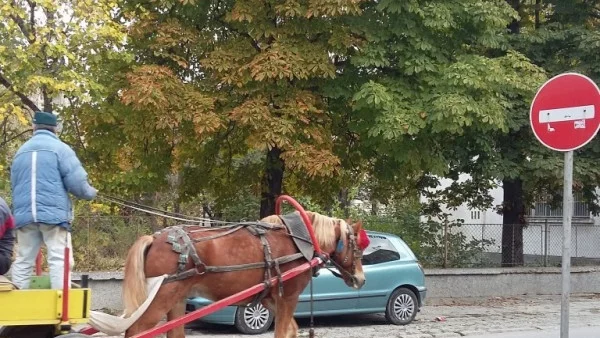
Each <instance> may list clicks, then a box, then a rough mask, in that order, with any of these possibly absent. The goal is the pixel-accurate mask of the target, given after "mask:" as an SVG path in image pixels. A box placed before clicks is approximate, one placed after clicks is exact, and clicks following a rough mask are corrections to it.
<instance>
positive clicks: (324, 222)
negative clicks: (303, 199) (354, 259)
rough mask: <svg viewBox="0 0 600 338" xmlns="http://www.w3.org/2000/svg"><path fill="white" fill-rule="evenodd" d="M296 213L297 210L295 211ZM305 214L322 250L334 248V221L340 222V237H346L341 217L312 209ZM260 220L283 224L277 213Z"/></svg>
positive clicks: (344, 223) (344, 222)
mask: <svg viewBox="0 0 600 338" xmlns="http://www.w3.org/2000/svg"><path fill="white" fill-rule="evenodd" d="M296 213H298V212H297V211H296ZM306 214H307V215H308V217H309V218H310V221H311V223H312V226H313V229H315V237H316V238H317V242H319V247H320V248H321V249H322V250H324V251H332V250H333V249H334V248H335V246H336V242H335V241H336V236H335V225H336V222H339V223H340V238H346V236H347V234H348V227H347V226H346V221H344V220H343V219H339V218H333V217H329V216H325V215H321V214H319V213H317V212H314V211H307V212H306ZM261 221H263V222H267V223H275V224H281V225H283V222H282V221H281V219H280V218H279V216H277V215H271V216H267V217H265V218H263V219H261Z"/></svg>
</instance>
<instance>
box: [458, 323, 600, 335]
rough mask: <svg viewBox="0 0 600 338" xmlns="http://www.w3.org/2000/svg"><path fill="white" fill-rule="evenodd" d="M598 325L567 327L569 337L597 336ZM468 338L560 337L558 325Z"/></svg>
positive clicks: (599, 332) (599, 328)
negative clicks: (545, 328) (547, 328)
mask: <svg viewBox="0 0 600 338" xmlns="http://www.w3.org/2000/svg"><path fill="white" fill-rule="evenodd" d="M598 337H600V326H596V327H577V328H572V327H569V338H598ZM469 338H560V327H559V328H557V329H553V330H536V331H527V332H525V331H523V332H510V333H500V334H491V335H490V334H487V335H481V336H470V337H469Z"/></svg>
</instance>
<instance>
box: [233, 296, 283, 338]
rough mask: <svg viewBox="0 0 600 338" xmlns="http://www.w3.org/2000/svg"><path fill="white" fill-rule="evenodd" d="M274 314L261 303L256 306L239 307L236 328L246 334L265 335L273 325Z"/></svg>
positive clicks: (236, 313)
mask: <svg viewBox="0 0 600 338" xmlns="http://www.w3.org/2000/svg"><path fill="white" fill-rule="evenodd" d="M273 318H274V316H273V312H271V311H270V310H269V309H267V308H266V307H264V306H263V305H262V304H261V303H258V304H256V306H253V307H250V306H238V308H237V311H236V312H235V327H236V329H238V331H240V332H241V333H244V334H260V333H265V332H267V331H268V330H269V328H270V327H271V324H272V323H273Z"/></svg>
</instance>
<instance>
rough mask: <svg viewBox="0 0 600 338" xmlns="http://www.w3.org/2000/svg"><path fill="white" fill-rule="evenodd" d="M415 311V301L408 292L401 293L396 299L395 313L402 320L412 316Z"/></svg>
mask: <svg viewBox="0 0 600 338" xmlns="http://www.w3.org/2000/svg"><path fill="white" fill-rule="evenodd" d="M414 311H415V303H414V302H413V299H412V298H411V297H410V296H409V295H407V294H401V295H399V296H398V298H396V301H394V314H395V315H396V317H397V318H399V319H401V320H407V319H409V318H410V317H412V315H413V313H414Z"/></svg>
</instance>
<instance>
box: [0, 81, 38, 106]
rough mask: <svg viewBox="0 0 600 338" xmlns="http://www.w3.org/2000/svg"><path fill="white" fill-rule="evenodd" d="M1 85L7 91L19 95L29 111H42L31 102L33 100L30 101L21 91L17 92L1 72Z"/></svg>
mask: <svg viewBox="0 0 600 338" xmlns="http://www.w3.org/2000/svg"><path fill="white" fill-rule="evenodd" d="M0 84H1V85H3V86H4V87H5V88H6V89H8V90H9V91H10V92H11V93H13V94H15V95H17V96H18V97H19V99H21V102H23V104H24V105H26V106H27V107H28V108H29V109H31V110H32V111H34V112H36V111H40V108H38V106H37V105H36V104H35V103H34V102H33V101H31V99H29V98H28V97H27V95H25V94H23V93H21V92H19V91H16V90H15V88H14V87H13V85H12V83H10V81H8V79H7V78H5V77H4V75H2V73H1V72H0Z"/></svg>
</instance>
